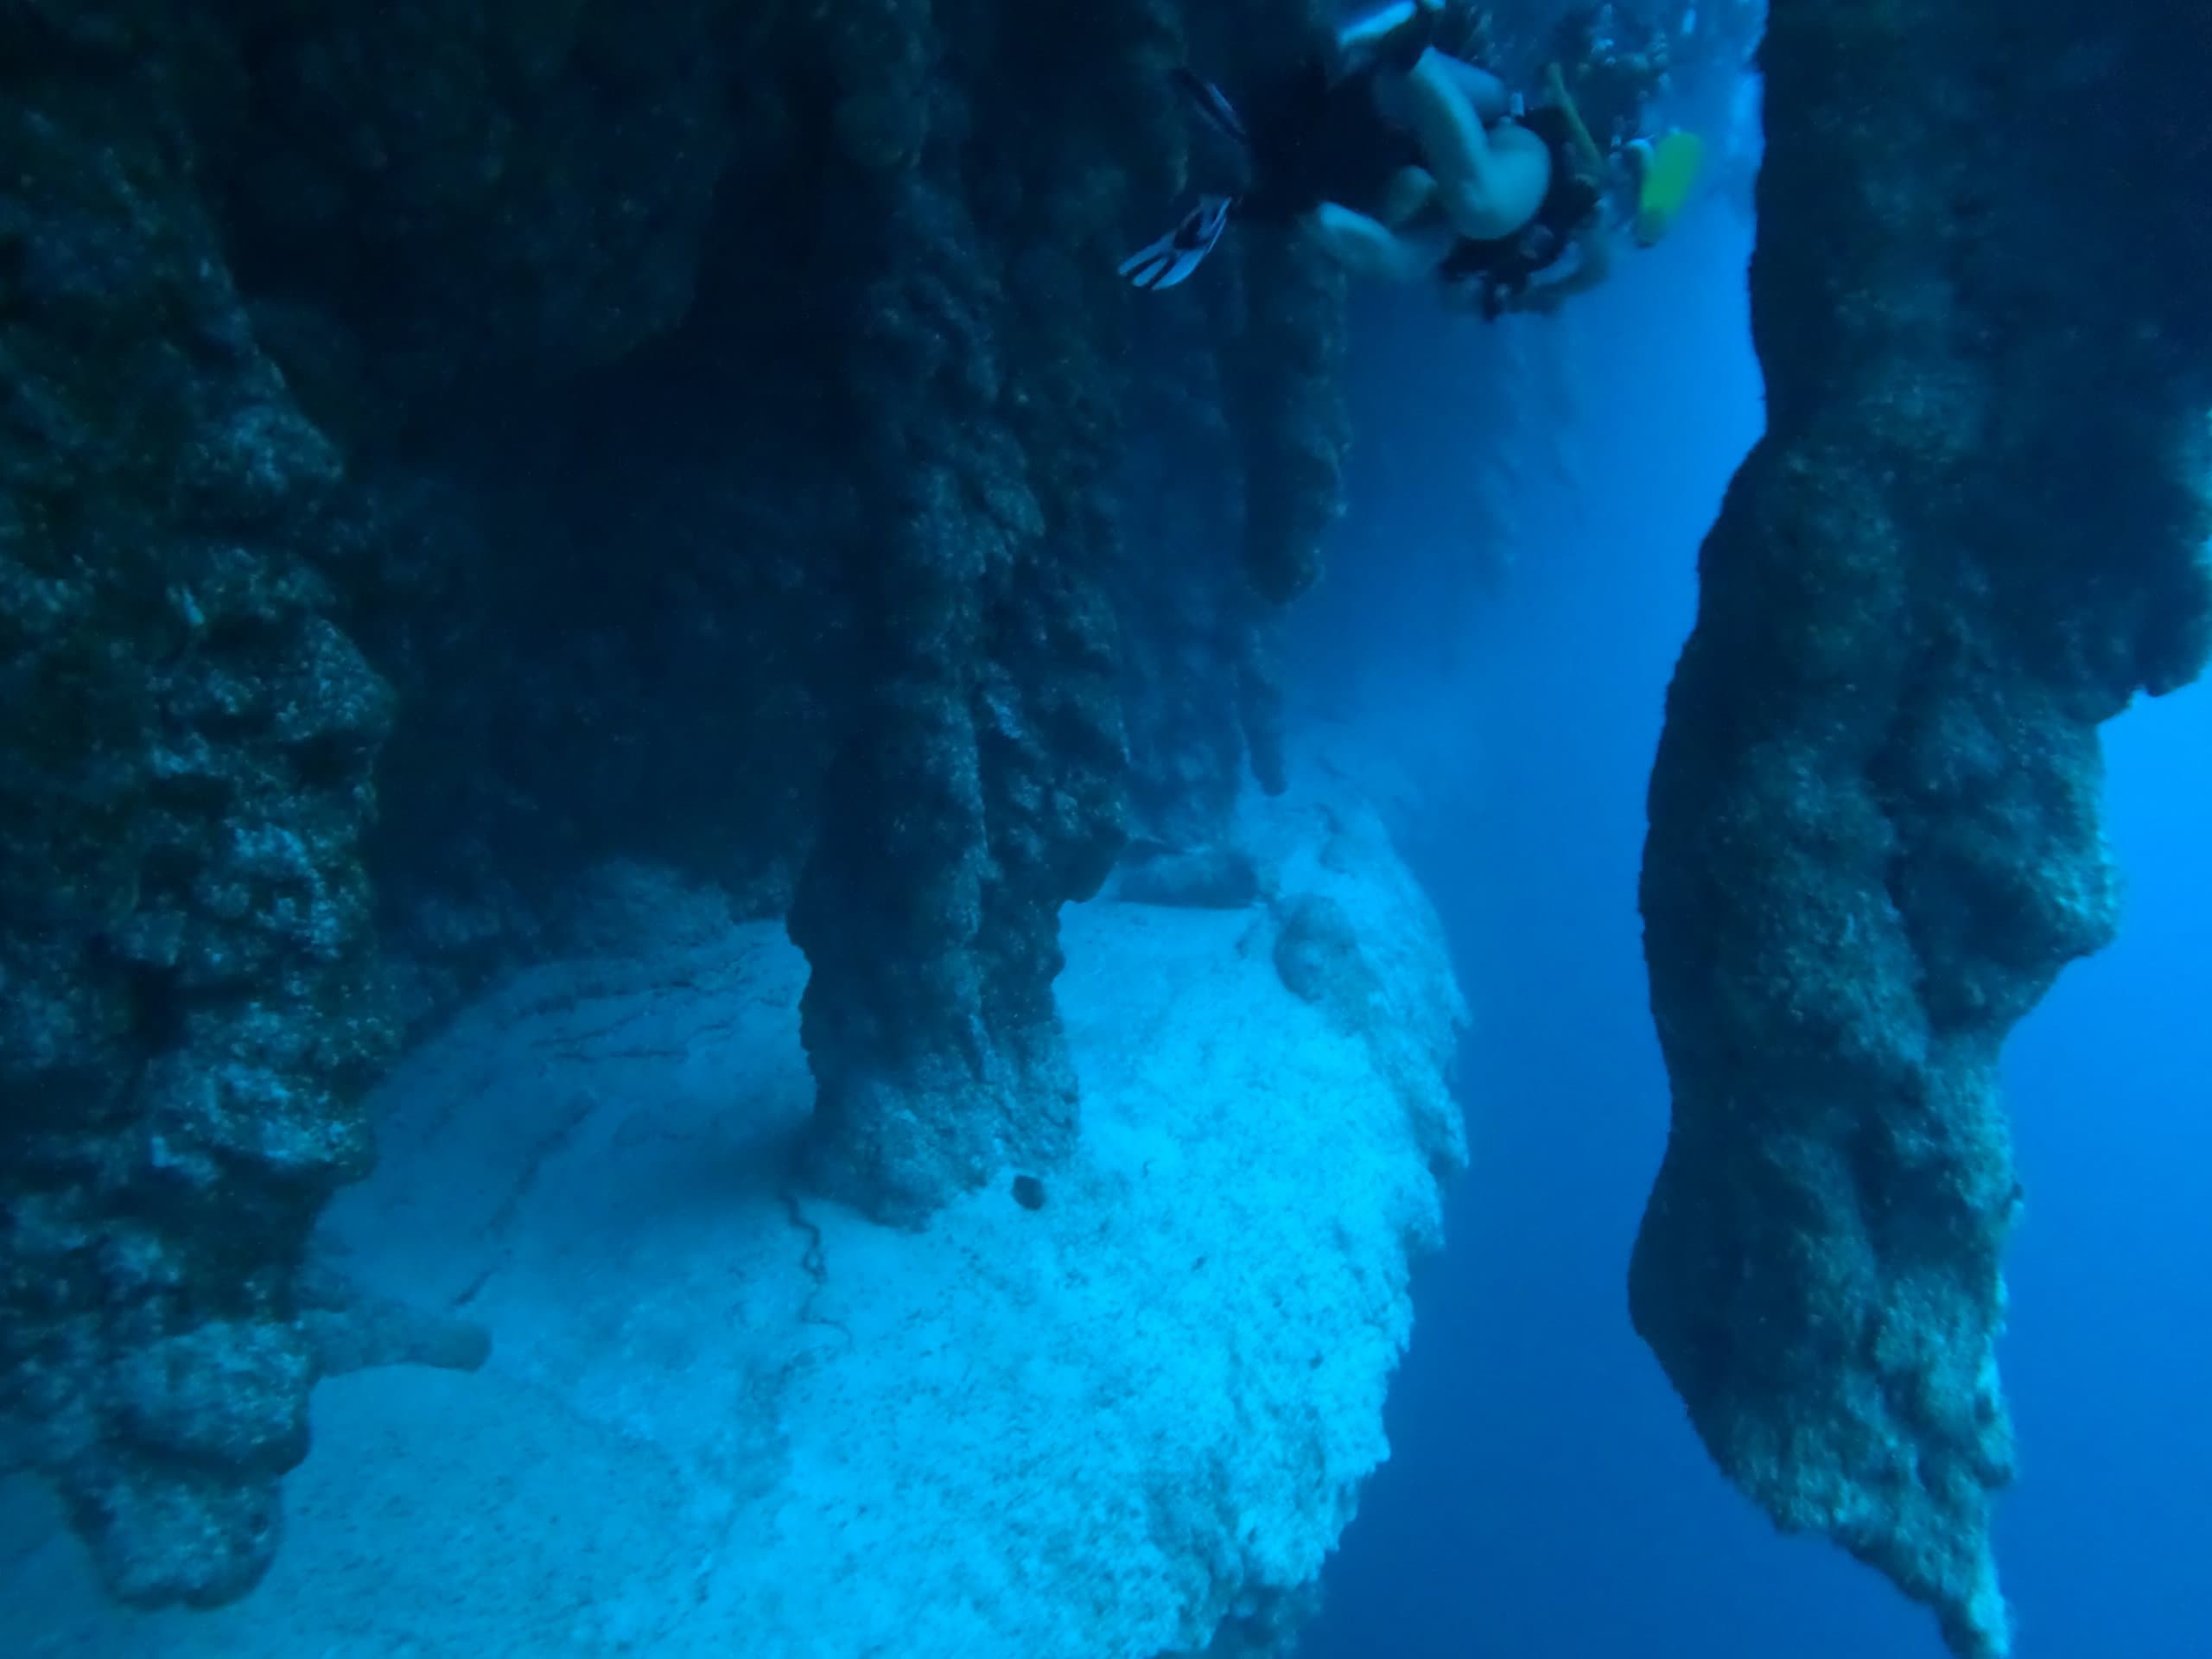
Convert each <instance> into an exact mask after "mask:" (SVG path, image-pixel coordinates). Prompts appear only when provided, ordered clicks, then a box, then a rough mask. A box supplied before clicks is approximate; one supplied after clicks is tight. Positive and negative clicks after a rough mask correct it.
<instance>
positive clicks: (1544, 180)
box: [1406, 52, 1551, 242]
mask: <svg viewBox="0 0 2212 1659" xmlns="http://www.w3.org/2000/svg"><path fill="white" fill-rule="evenodd" d="M1453 61H1454V60H1452V59H1450V58H1447V57H1446V56H1445V55H1444V54H1442V53H1440V52H1428V53H1425V54H1422V57H1421V61H1420V62H1419V63H1417V64H1415V65H1414V68H1413V73H1411V74H1409V75H1408V76H1407V77H1406V90H1407V94H1408V102H1409V103H1410V105H1411V106H1412V115H1413V124H1414V132H1415V133H1416V134H1418V135H1419V137H1420V138H1421V154H1422V156H1424V158H1426V160H1427V162H1428V166H1429V170H1430V171H1431V172H1432V173H1433V174H1434V175H1436V200H1437V204H1438V206H1440V207H1442V208H1443V209H1444V213H1445V216H1446V218H1448V219H1450V220H1451V221H1452V225H1453V226H1455V227H1456V228H1457V229H1458V231H1459V234H1460V235H1462V236H1464V237H1466V238H1470V239H1471V240H1473V241H1478V242H1487V241H1491V240H1492V239H1494V238H1497V237H1501V236H1510V235H1512V234H1513V233H1514V232H1516V231H1518V230H1519V229H1520V228H1521V227H1522V226H1523V225H1526V224H1527V223H1528V222H1529V219H1530V218H1531V217H1532V216H1534V214H1535V211H1536V209H1537V207H1539V206H1540V205H1541V202H1542V201H1543V199H1544V191H1545V189H1546V188H1547V187H1548V185H1549V183H1550V180H1551V162H1550V156H1548V154H1547V153H1546V152H1545V150H1544V148H1543V145H1542V143H1541V141H1538V140H1536V139H1535V137H1533V135H1530V134H1529V133H1527V132H1525V131H1524V130H1522V129H1520V128H1516V127H1501V128H1500V129H1499V131H1500V133H1501V134H1503V135H1505V137H1508V138H1510V139H1511V140H1512V141H1513V142H1512V143H1510V144H1508V145H1507V147H1506V149H1504V151H1503V153H1501V152H1500V150H1499V149H1497V147H1495V146H1493V145H1492V144H1491V136H1490V135H1489V134H1488V133H1486V132H1485V131H1484V130H1483V124H1482V118H1480V117H1479V116H1478V114H1477V113H1476V112H1475V106H1474V104H1473V103H1472V101H1471V99H1469V97H1468V95H1467V89H1466V87H1465V86H1464V85H1463V84H1462V81H1461V79H1460V77H1459V74H1458V73H1456V72H1455V71H1454V70H1452V68H1450V67H1447V66H1448V65H1450V64H1452V62H1453ZM1463 67H1464V66H1463ZM1477 73H1480V72H1479V71H1478V72H1477ZM1524 141H1525V142H1524ZM1500 142H1501V143H1505V138H1501V140H1500Z"/></svg>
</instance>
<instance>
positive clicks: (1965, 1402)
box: [1630, 0, 2212, 1659]
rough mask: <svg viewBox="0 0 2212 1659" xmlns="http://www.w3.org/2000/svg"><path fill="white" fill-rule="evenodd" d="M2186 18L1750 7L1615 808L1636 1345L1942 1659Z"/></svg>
mask: <svg viewBox="0 0 2212 1659" xmlns="http://www.w3.org/2000/svg"><path fill="white" fill-rule="evenodd" d="M2187 10H2188V9H2186V8H2177V7H2148V6H2146V7H2118V8H2107V9H2106V10H2104V11H2102V12H2100V13H2098V14H2097V15H2096V16H2094V17H2093V16H2088V14H2086V13H2085V12H2084V11H2083V10H2082V9H2081V8H2078V7H2073V6H2065V7H2051V6H2045V5H2037V4H2034V3H2028V4H2020V3H2016V0H1980V3H1967V4H1959V5H1954V6H1946V7H1934V8H1930V7H1922V6H1904V5H1896V4H1871V5H1870V4H1867V3H1865V0H1777V3H1776V4H1775V5H1774V7H1773V9H1772V12H1771V19H1770V30H1769V34H1768V37H1767V41H1766V43H1765V46H1764V50H1763V54H1762V59H1763V61H1764V66H1765V68H1766V72H1767V77H1768V79H1767V89H1766V120H1767V132H1768V150H1767V155H1766V161H1765V167H1764V174H1763V175H1762V178H1761V181H1760V188H1759V210H1760V225H1759V233H1758V251H1757V254H1756V256H1755V258H1754V261H1753V265H1752V270H1751V293H1752V302H1753V316H1754V327H1755V331H1756V335H1757V343H1758V351H1759V356H1760V359H1761V361H1762V362H1763V364H1764V367H1765V372H1766V379H1767V386H1768V392H1769V400H1770V424H1769V430H1768V434H1767V435H1766V437H1765V439H1764V442H1761V443H1760V444H1759V445H1758V448H1757V449H1756V450H1755V451H1754V453H1753V454H1752V455H1751V458H1750V459H1749V460H1748V461H1746V463H1745V466H1744V467H1743V469H1742V471H1741V472H1740V473H1739V474H1738V477H1737V479H1736V480H1735V482H1734V485H1733V486H1732V489H1731V491H1730V493H1729V495H1728V499H1727V501H1726V506H1725V508H1724V510H1723V512H1722V514H1721V517H1720V520H1719V524H1718V525H1717V526H1716V527H1715V529H1714V531H1713V534H1712V536H1711V537H1710V539H1709V540H1708V541H1707V543H1706V545H1705V549H1704V552H1703V556H1702V558H1701V560H1700V585H1701V595H1700V606H1699V611H1698V619H1697V625H1696V628H1695V631H1694V634H1693V636H1692V638H1691V639H1690V641H1689V643H1688V646H1687V648H1686V649H1685V651H1684V653H1683V656H1682V658H1681V664H1680V667H1679V669H1678V671H1677V672H1676V675H1675V682H1674V685H1673V688H1672V690H1671V691H1670V693H1669V698H1668V705H1667V721H1666V728H1665V734H1664V737H1663V739H1662V743H1661V746H1660V752H1659V757H1658V762H1657V766H1656V772H1655V774H1654V777H1653V779H1652V785H1651V792H1650V835H1649V842H1648V844H1647V848H1646V853H1645V861H1644V872H1643V914H1644V918H1645V924H1646V932H1645V945H1646V954H1647V957H1648V958H1649V968H1650V978H1651V992H1652V1004H1653V1008H1654V1011H1655V1014H1656V1018H1657V1022H1658V1027H1659V1033H1660V1036H1661V1039H1662V1044H1663V1046H1664V1049H1665V1053H1666V1059H1667V1064H1668V1068H1669V1072H1670V1074H1671V1076H1672V1078H1673V1084H1674V1123H1673V1132H1672V1135H1671V1137H1670V1139H1669V1145H1668V1149H1667V1154H1666V1159H1665V1162H1664V1165H1663V1166H1662V1169H1661V1171H1660V1173H1659V1177H1658V1180H1657V1184H1656V1188H1655V1190H1654V1192H1653V1193H1652V1195H1651V1199H1650V1204H1649V1210H1648V1211H1647V1213H1646V1215H1645V1217H1644V1222H1643V1231H1642V1234H1641V1236H1640V1237H1639V1238H1638V1240H1637V1247H1636V1251H1635V1256H1634V1262H1633V1266H1632V1268H1631V1273H1630V1304H1631V1307H1632V1310H1633V1313H1634V1317H1635V1319H1636V1323H1637V1328H1638V1329H1639V1330H1640V1331H1641V1332H1643V1336H1644V1338H1645V1339H1646V1340H1647V1341H1648V1342H1649V1344H1651V1346H1652V1348H1653V1350H1654V1351H1656V1354H1657V1355H1658V1357H1659V1358H1660V1360H1661V1362H1662V1364H1663V1365H1664V1366H1665V1368H1666V1370H1667V1373H1668V1375H1669V1377H1670V1378H1671V1379H1672V1380H1673V1382H1674V1384H1675V1388H1676V1389H1677V1390H1678V1391H1679V1392H1680V1393H1681V1396H1682V1398H1683V1400H1684V1401H1685V1402H1686V1403H1687V1404H1688V1408H1689V1411H1690V1414H1691V1417H1692V1419H1693V1421H1694V1423H1695V1425H1696V1427H1697V1429H1698V1431H1699V1433H1700V1434H1701V1435H1702V1436H1703V1438H1704V1440H1705V1443H1706V1445H1707V1447H1708V1448H1709V1449H1710V1451H1711V1452H1712V1454H1713V1457H1714V1459H1716V1460H1717V1461H1718V1462H1719V1465H1721V1467H1722V1468H1723V1469H1724V1470H1726V1472H1727V1473H1728V1474H1729V1476H1730V1477H1731V1478H1732V1479H1734V1480H1735V1481H1736V1482H1737V1483H1738V1484H1739V1485H1741V1486H1742V1487H1743V1488H1744V1489H1745V1491H1747V1492H1749V1493H1750V1494H1751V1496H1752V1497H1754V1498H1756V1499H1757V1500H1758V1502H1759V1503H1761V1504H1762V1505H1763V1506H1764V1508H1765V1509H1766V1510H1767V1511H1768V1512H1769V1513H1770V1515H1771V1516H1773V1517H1774V1518H1775V1520H1776V1521H1777V1522H1778V1523H1779V1524H1781V1525H1782V1526H1783V1527H1785V1528H1788V1529H1792V1530H1804V1531H1812V1532H1819V1533H1824V1534H1826V1535H1828V1536H1830V1537H1833V1538H1834V1539H1835V1540H1836V1541H1838V1542H1840V1543H1841V1544H1842V1545H1844V1546H1845V1547H1846V1548H1848V1549H1849V1550H1851V1551H1852V1553H1853V1554H1855V1555H1857V1556H1859V1558H1860V1559H1861V1560H1865V1561H1866V1562H1868V1563H1869V1564H1871V1565H1872V1566H1873V1567H1877V1568H1878V1569H1879V1570H1880V1571H1881V1572H1883V1573H1886V1574H1887V1575H1889V1577H1891V1579H1892V1580H1895V1581H1896V1582H1897V1585H1898V1586H1900V1587H1901V1588H1903V1589H1904V1591H1905V1592H1907V1593H1908V1594H1910V1595H1911V1596H1912V1597H1914V1598H1916V1599H1918V1600H1920V1601H1922V1602H1924V1603H1925V1604H1927V1605H1929V1607H1930V1608H1932V1609H1933V1610H1934V1611H1935V1612H1936V1615H1937V1617H1938V1618H1939V1619H1940V1620H1941V1622H1942V1630H1943V1634H1944V1637H1945V1639H1946V1641H1947V1642H1948V1643H1949V1645H1950V1647H1951V1649H1952V1650H1953V1651H1955V1653H1958V1654H1960V1655H1961V1656H1965V1659H1997V1656H2001V1655H2004V1654H2005V1653H2007V1652H2009V1651H2010V1649H2011V1640H2012V1638H2011V1633H2010V1621H2009V1618H2008V1614H2007V1610H2006V1607H2005V1602H2004V1599H2003V1598H2002V1596H2001V1594H2000V1592H1999V1587H1998V1582H1997V1574H1996V1570H1995V1567H1994V1564H1993V1559H1992V1555H1991V1550H1990V1542H1989V1518H1990V1504H1991V1498H1992V1496H1993V1493H1994V1492H1995V1491H1997V1490H1998V1489H1999V1487H2001V1486H2002V1485H2003V1484H2005V1482H2006V1481H2007V1480H2008V1479H2009V1478H2011V1476H2012V1471H2013V1446H2012V1428H2011V1425H2010V1422H2009V1420H2008V1418H2007V1414H2006V1410H2005V1402H2004V1399H2003V1396H2002V1395H2001V1393H2000V1391H1999V1383H1998V1374H1997V1364H1996V1357H1995V1346H1996V1339H1997V1337H1998V1334H1999V1328H2000V1325H2001V1321H2002V1317H2003V1308H2004V1297H2005V1290H2004V1284H2003V1281H2002V1278H2001V1276H2000V1272H1999V1255H2000V1251H2001V1249H2002V1247H2003V1245H2004V1243H2005V1235H2006V1233H2007V1231H2008V1230H2009V1229H2010V1228H2011V1226H2012V1223H2013V1221H2014V1219H2015V1217H2016V1215H2017V1214H2018V1210H2019V1207H2020V1204H2021V1186H2020V1184H2019V1182H2018V1179H2016V1177H2015V1174H2014V1171H2013V1166H2012V1153H2011V1148H2010V1146H2009V1142H2008V1137H2007V1131H2006V1124H2005V1116H2004V1113H2003V1110H2002V1107H2001V1104H2000V1102H1999V1096H1998V1090H1997V1069H1998V1057H1999V1047H2000V1046H2001V1044H2002V1043H2003V1041H2004V1039H2005V1034H2006V1033H2007V1032H2009V1031H2010V1030H2011V1028H2012V1026H2013V1025H2014V1023H2015V1022H2016V1021H2018V1020H2019V1019H2020V1018H2021V1016H2022V1015H2024V1014H2026V1013H2027V1012H2028V1010H2029V1009H2030V1008H2031V1007H2034V1006H2035V1004H2036V1002H2037V1001H2038V999H2040V998H2041V997H2042V996H2043V995H2044V992H2045V991H2047V990H2048V989H2049V988H2050V985H2051V982H2052V981H2053V979H2054V978H2055V977H2056V975H2057V974H2058V972H2059V970H2060V969H2062V968H2063V966H2064V965H2065V963H2068V962H2069V961H2070V960H2072V959H2073V958H2075V957H2081V956H2083V955H2085V954H2087V953H2088V952H2090V951H2093V950H2097V949H2098V948H2099V947H2101V945H2103V944H2105V943H2106V942H2107V940H2108V939H2109V938H2111V936H2112V933H2113V927H2114V925H2115V918H2116V913H2117V904H2116V899H2117V894H2116V890H2115V889H2116V882H2115V875H2114V872H2113V868H2112V866H2111V864H2110V862H2109V860H2108V858H2107V853H2106V849H2105V847H2104V844H2103V842H2102V840H2101V836H2100V833H2099V827H2098V817H2097V812H2098V790H2099V780H2100V760H2099V748H2098V739H2097V728H2098V726H2099V724H2100V723H2101V721H2106V720H2107V719H2110V718H2111V717H2112V716H2113V715H2117V714H2119V713H2120V711H2121V710H2122V709H2124V708H2125V707H2126V705H2127V703H2128V702H2129V700H2130V698H2131V697H2132V696H2133V695H2134V694H2135V693H2136V692H2137V691H2139V690H2147V691H2149V692H2151V693H2152V694H2154V695H2155V694H2157V693H2160V692H2164V691H2169V690H2173V689H2174V688H2176V687H2177V686H2179V685H2181V684H2183V683H2184V682H2186V681H2188V680H2190V679H2191V678H2192V677H2195V676H2196V674H2197V672H2198V671H2199V670H2200V669H2201V667H2202V664H2203V661H2204V657H2205V652H2206V639H2207V615H2208V605H2209V604H2212V598H2209V596H2208V587H2207V579H2206V573H2205V569H2204V566H2203V563H2202V549H2203V546H2204V542H2205V537H2206V532H2207V529H2208V518H2207V510H2206V501H2205V499H2204V488H2205V484H2206V480H2207V476H2208V470H2207V469H2208V455H2207V453H2206V445H2205V438H2206V412H2207V407H2208V381H2207V377H2206V376H2205V374H2204V372H2203V371H2204V369H2205V367H2206V365H2207V363H2208V361H2212V358H2209V357H2208V353H2207V350H2206V340H2205V339H2204V336H2203V334H2202V328H2203V320H2202V317H2201V315H2198V308H2197V305H2196V302H2195V300H2194V299H2193V297H2192V296H2191V295H2190V291H2189V285H2190V283H2191V282H2192V281H2193V280H2195V278H2194V277H2193V276H2192V275H2191V273H2192V272H2195V271H2197V270H2201V268H2202V254H2203V251H2204V248H2205V245H2206V234H2207V220H2208V217H2212V210H2208V207H2207V205H2206V204H2207V201H2208V198H2207V196H2206V194H2205V192H2204V190H2203V186H2202V176H2201V168H2202V140H2201V136H2197V128H2198V126H2199V125H2201V123H2200V122H2199V121H2198V120H2197V118H2196V117H2193V116H2192V115H2191V113H2190V111H2191V108H2192V104H2191V100H2192V99H2193V98H2195V97H2196V92H2192V90H2191V85H2190V74H2191V71H2190V69H2189V68H2188V67H2186V66H2188V65H2190V64H2192V63H2196V64H2201V62H2202V56H2201V53H2202V45H2201V41H2199V42H2198V43H2197V44H2196V45H2194V46H2192V45H2191V44H2190V38H2189V35H2188V31H2189V30H2190V29H2192V28H2193V27H2195V26H2196V25H2195V24H2193V23H2191V22H2189V21H2186V20H2185V19H2184V16H2183V14H2184V13H2185V12H2186V11H2187ZM2196 75H2197V76H2198V78H2199V80H2200V81H2201V70H2199V71H2196ZM2116 79H2125V81H2126V84H2127V85H2128V86H2129V96H2128V98H2127V99H2126V104H2125V107H2126V111H2127V114H2126V118H2125V119H2124V120H2106V119H2102V118H2098V117H2095V116H2093V115H2090V114H2088V112H2087V108H2088V106H2090V105H2096V104H2098V102H2099V100H2100V99H2101V98H2102V97H2103V96H2104V95H2105V94H2106V93H2107V92H2108V91H2109V89H2110V88H2111V87H2112V86H2113V85H2114V82H2115V80H2116ZM2200 113H2201V112H2200ZM2192 146H2193V147H2194V149H2192ZM2192 154H2194V156H2195V160H2194V161H2192V159H2191V156H2192ZM2092 1104H2093V1103H2088V1102H2084V1103H2083V1106H2084V1109H2089V1108H2090V1107H2091V1106H2092Z"/></svg>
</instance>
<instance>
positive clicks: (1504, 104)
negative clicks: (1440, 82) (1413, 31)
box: [1414, 52, 1513, 127]
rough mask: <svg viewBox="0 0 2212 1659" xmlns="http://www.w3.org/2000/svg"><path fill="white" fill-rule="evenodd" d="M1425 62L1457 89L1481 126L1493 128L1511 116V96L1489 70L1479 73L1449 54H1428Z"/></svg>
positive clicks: (1478, 70) (1482, 70) (1470, 65)
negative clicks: (1449, 80)
mask: <svg viewBox="0 0 2212 1659" xmlns="http://www.w3.org/2000/svg"><path fill="white" fill-rule="evenodd" d="M1424 60H1425V61H1426V62H1427V63H1429V64H1431V65H1433V67H1434V68H1435V70H1436V72H1437V73H1440V74H1442V75H1445V76H1446V77H1448V78H1449V79H1451V81H1452V85H1454V86H1457V87H1458V88H1459V95H1460V96H1461V97H1463V98H1465V99H1466V100H1467V103H1468V105H1470V106H1471V108H1472V109H1473V110H1474V112H1475V118H1476V119H1478V121H1480V122H1481V123H1482V124H1483V125H1484V126H1486V127H1492V126H1496V125H1497V124H1498V123H1499V122H1501V121H1503V120H1504V119H1505V118H1506V117H1507V116H1509V115H1510V114H1512V113H1513V95H1512V94H1511V93H1510V92H1507V91H1506V90H1505V83H1504V82H1503V80H1500V79H1498V78H1497V76H1496V75H1493V74H1492V73H1491V72H1490V71H1489V70H1487V69H1478V68H1477V67H1475V66H1474V65H1473V64H1471V63H1468V62H1466V61H1465V60H1462V59H1459V58H1455V57H1453V56H1452V54H1450V53H1448V52H1430V53H1427V54H1425V56H1424ZM1414 67H1417V68H1418V67H1420V66H1419V65H1415V66H1414Z"/></svg>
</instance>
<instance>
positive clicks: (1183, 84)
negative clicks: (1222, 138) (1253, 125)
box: [1168, 68, 1252, 145]
mask: <svg viewBox="0 0 2212 1659" xmlns="http://www.w3.org/2000/svg"><path fill="white" fill-rule="evenodd" d="M1168 79H1170V80H1173V82H1174V83H1175V90H1176V91H1177V92H1180V93H1182V94H1183V96H1184V97H1185V98H1186V99H1189V100H1190V104H1191V107H1192V109H1194V110H1196V111H1198V113H1199V114H1200V115H1202V116H1204V117H1205V118H1206V119H1207V120H1208V121H1211V123H1212V124H1214V125H1215V126H1216V127H1217V128H1219V129H1220V130H1222V131H1223V132H1224V133H1226V134H1227V135H1228V136H1229V137H1230V138H1232V139H1234V140H1235V141H1236V143H1240V144H1245V145H1249V144H1250V143H1251V142H1252V135H1251V134H1250V133H1249V132H1248V131H1246V130H1245V128H1244V118H1243V116H1241V115H1239V114H1237V113H1236V105H1234V104H1232V103H1230V101H1229V99H1228V97H1227V95H1226V94H1225V93H1224V92H1222V90H1221V88H1220V87H1218V86H1215V85H1214V84H1213V83H1212V82H1211V81H1210V80H1203V79H1199V77H1198V76H1197V75H1195V74H1193V73H1192V72H1191V71H1190V70H1188V69H1183V68H1177V69H1173V70H1170V71H1169V72H1168Z"/></svg>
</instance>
